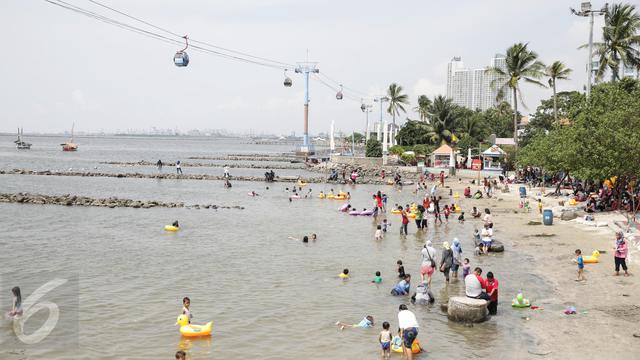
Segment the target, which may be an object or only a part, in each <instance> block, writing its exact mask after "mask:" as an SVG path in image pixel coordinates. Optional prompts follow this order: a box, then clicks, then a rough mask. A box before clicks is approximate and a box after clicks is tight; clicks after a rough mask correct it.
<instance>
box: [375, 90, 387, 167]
mask: <svg viewBox="0 0 640 360" xmlns="http://www.w3.org/2000/svg"><path fill="white" fill-rule="evenodd" d="M373 101H375V102H379V103H380V125H381V127H382V129H381V130H382V131H380V132H381V133H382V134H380V133H378V141H380V137H381V135H382V136H383V137H382V164H383V165H386V164H387V156H388V155H389V147H388V144H387V142H388V133H387V132H388V131H389V129H388V128H389V126H388V125H387V123H386V121H385V122H383V121H382V114H383V112H384V110H383V106H382V105H383V103H384V102H386V101H389V98H388V97H386V96H381V97H377V98H375V99H373Z"/></svg>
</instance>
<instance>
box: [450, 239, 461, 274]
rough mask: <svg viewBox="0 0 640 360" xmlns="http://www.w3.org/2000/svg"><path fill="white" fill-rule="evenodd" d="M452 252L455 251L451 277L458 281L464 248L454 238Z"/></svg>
mask: <svg viewBox="0 0 640 360" xmlns="http://www.w3.org/2000/svg"><path fill="white" fill-rule="evenodd" d="M451 251H453V265H452V266H451V276H452V277H453V278H454V279H458V269H459V268H460V265H462V246H461V245H460V240H458V238H453V244H452V245H451Z"/></svg>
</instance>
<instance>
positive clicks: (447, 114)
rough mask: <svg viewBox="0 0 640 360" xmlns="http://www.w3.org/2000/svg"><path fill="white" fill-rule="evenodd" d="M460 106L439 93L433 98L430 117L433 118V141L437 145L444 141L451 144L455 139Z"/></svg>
mask: <svg viewBox="0 0 640 360" xmlns="http://www.w3.org/2000/svg"><path fill="white" fill-rule="evenodd" d="M459 114H460V112H459V111H458V106H457V105H455V104H454V103H453V101H452V100H451V99H449V98H446V97H444V96H442V95H438V96H436V97H435V98H434V99H433V105H431V112H430V113H429V118H430V119H431V124H430V125H431V133H430V137H431V141H432V142H433V143H435V144H436V145H440V144H442V143H443V142H444V143H447V144H451V143H452V142H453V141H454V139H455V135H454V133H453V132H454V130H455V128H456V124H457V121H458V119H459Z"/></svg>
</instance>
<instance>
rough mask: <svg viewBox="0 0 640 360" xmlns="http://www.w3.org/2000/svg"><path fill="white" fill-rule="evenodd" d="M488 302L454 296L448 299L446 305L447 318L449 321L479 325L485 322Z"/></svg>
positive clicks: (487, 313)
mask: <svg viewBox="0 0 640 360" xmlns="http://www.w3.org/2000/svg"><path fill="white" fill-rule="evenodd" d="M487 304H488V302H487V301H485V300H481V299H472V298H468V297H466V296H464V297H463V296H454V297H450V298H449V304H448V305H447V317H448V318H449V320H451V321H456V322H463V323H479V322H483V321H485V320H487V318H488V315H489V310H487Z"/></svg>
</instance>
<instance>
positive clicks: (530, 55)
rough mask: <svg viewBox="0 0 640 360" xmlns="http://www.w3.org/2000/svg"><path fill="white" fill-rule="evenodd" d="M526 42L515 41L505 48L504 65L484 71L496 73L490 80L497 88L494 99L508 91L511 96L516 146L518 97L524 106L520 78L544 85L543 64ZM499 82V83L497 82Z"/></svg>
mask: <svg viewBox="0 0 640 360" xmlns="http://www.w3.org/2000/svg"><path fill="white" fill-rule="evenodd" d="M527 45H528V44H523V43H517V44H514V45H512V46H511V47H510V48H508V49H507V55H506V58H505V60H506V67H505V68H503V67H500V66H494V67H489V68H487V70H486V72H487V73H490V74H494V75H497V77H498V79H497V80H493V81H491V86H492V87H494V88H497V89H498V96H497V98H496V100H502V99H504V96H505V93H506V92H507V91H510V92H511V93H512V97H513V141H514V142H515V144H516V146H518V99H520V102H521V103H522V106H524V107H525V108H526V106H525V104H524V101H523V98H522V91H521V90H520V80H523V81H524V82H527V83H530V84H535V85H538V86H541V87H546V86H545V85H544V84H543V83H541V82H540V81H539V79H540V78H542V77H543V76H544V68H545V66H544V64H543V63H542V62H541V61H539V60H538V54H536V53H535V52H534V51H531V50H529V49H528V48H527ZM498 82H500V83H498Z"/></svg>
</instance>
